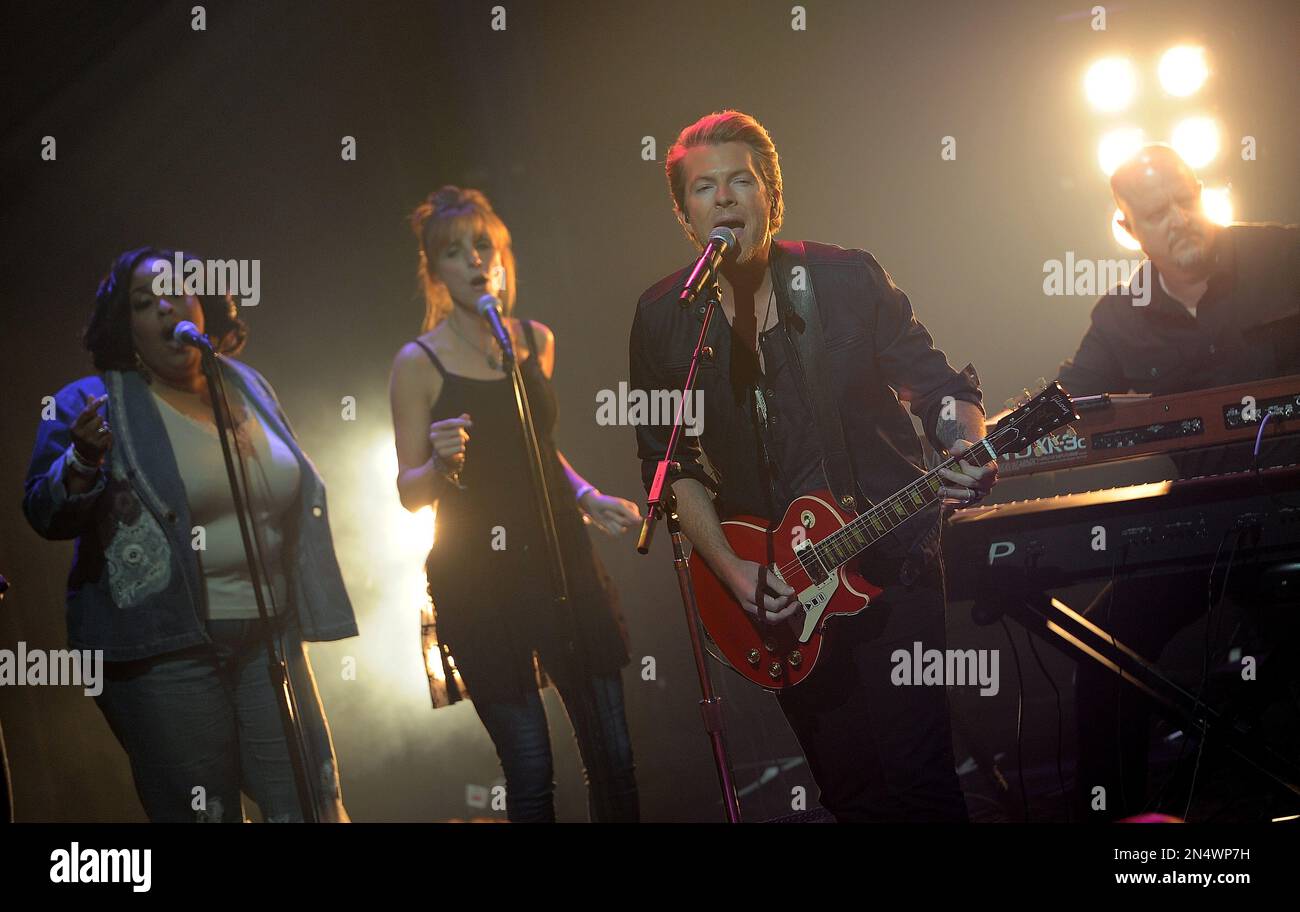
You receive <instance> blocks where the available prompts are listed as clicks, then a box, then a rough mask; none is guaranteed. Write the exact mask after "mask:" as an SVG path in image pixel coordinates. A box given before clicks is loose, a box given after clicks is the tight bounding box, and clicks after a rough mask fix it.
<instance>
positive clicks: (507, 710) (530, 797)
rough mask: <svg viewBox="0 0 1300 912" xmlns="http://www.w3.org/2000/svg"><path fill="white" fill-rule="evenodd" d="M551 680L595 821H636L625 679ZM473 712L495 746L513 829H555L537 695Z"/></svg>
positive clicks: (543, 724) (550, 770)
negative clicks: (579, 760) (569, 730)
mask: <svg viewBox="0 0 1300 912" xmlns="http://www.w3.org/2000/svg"><path fill="white" fill-rule="evenodd" d="M551 677H552V680H553V681H554V682H555V686H556V690H558V691H559V694H560V699H561V700H563V701H564V708H565V711H566V712H567V713H568V715H569V721H570V722H572V723H573V734H574V737H575V739H576V740H577V742H578V751H579V753H580V754H581V755H582V765H583V775H584V776H585V778H586V780H587V813H588V815H589V816H590V818H591V821H592V822H593V823H636V822H637V821H638V820H639V819H640V804H639V801H638V798H637V788H636V773H635V769H636V768H635V766H634V765H633V763H632V741H631V739H630V738H629V736H628V732H627V719H626V718H625V716H624V712H623V680H622V678H621V677H619V674H618V672H615V673H613V674H611V675H597V676H593V677H592V678H590V679H588V680H584V681H566V680H561V679H559V678H557V677H556V676H554V675H552V676H551ZM470 695H471V697H472V696H473V691H471V692H470ZM474 708H475V710H476V711H477V712H478V715H479V718H480V719H482V720H483V724H484V725H485V726H486V727H487V730H488V734H489V735H491V737H492V743H493V744H495V745H496V749H497V756H498V757H499V758H500V760H501V769H502V771H504V772H505V776H506V815H507V816H508V817H509V818H510V820H511V822H512V823H554V822H555V803H554V793H555V774H554V769H553V766H552V761H551V740H550V735H549V734H548V733H547V728H546V710H545V709H544V708H543V706H542V699H541V696H540V694H538V693H537V691H535V690H534V691H530V692H529V693H528V694H527V696H525V697H524V698H523V699H522V701H520V702H517V703H501V702H498V703H486V704H483V703H479V702H478V701H477V700H475V701H474Z"/></svg>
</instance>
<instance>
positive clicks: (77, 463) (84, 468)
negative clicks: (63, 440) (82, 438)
mask: <svg viewBox="0 0 1300 912" xmlns="http://www.w3.org/2000/svg"><path fill="white" fill-rule="evenodd" d="M68 456H69V459H68V464H69V465H70V466H71V467H72V469H73V471H75V472H76V473H77V474H78V475H86V476H91V475H98V474H99V465H100V464H99V463H91V462H86V460H84V459H82V458H81V454H80V453H78V452H77V447H76V444H73V445H72V446H69V447H68ZM100 462H101V463H102V462H103V460H102V459H101V460H100Z"/></svg>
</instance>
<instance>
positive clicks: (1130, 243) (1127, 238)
mask: <svg viewBox="0 0 1300 912" xmlns="http://www.w3.org/2000/svg"><path fill="white" fill-rule="evenodd" d="M1123 217H1124V213H1123V212H1121V211H1120V210H1119V209H1116V210H1115V214H1114V215H1112V216H1111V217H1110V233H1111V236H1112V237H1113V238H1115V241H1116V242H1117V243H1118V244H1119V245H1120V246H1121V247H1123V248H1124V249H1125V250H1141V249H1142V245H1141V244H1139V243H1138V242H1137V241H1136V240H1134V238H1133V235H1131V234H1129V233H1128V232H1127V231H1125V230H1124V226H1123V225H1121V224H1120V223H1119V220H1120V219H1122V218H1123Z"/></svg>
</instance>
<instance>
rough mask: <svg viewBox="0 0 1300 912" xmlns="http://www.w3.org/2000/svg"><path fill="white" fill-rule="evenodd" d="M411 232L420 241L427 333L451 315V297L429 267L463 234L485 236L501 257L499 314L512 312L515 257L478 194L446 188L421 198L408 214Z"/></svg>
mask: <svg viewBox="0 0 1300 912" xmlns="http://www.w3.org/2000/svg"><path fill="white" fill-rule="evenodd" d="M410 220H411V231H412V232H414V233H415V236H416V237H417V238H418V239H419V241H420V269H419V276H420V285H421V287H422V288H423V289H424V326H423V328H422V330H421V331H422V332H428V331H429V330H431V329H433V328H434V327H435V326H437V325H438V324H439V323H441V322H442V321H443V320H444V319H445V318H446V316H447V314H449V313H451V308H452V303H451V294H450V293H449V292H448V291H447V286H446V285H444V284H443V282H442V280H441V279H439V278H438V275H437V273H436V271H435V270H434V269H433V267H432V266H430V264H431V263H435V262H437V258H438V256H439V255H440V254H441V253H442V251H443V249H444V248H446V247H447V245H448V244H450V243H451V242H452V241H454V240H455V239H456V238H457V237H459V236H460V235H461V234H462V233H463V232H465V231H469V232H470V233H471V234H472V235H474V236H477V235H479V234H486V235H487V236H488V238H490V239H491V241H492V245H493V246H494V247H496V249H497V250H498V251H499V252H500V253H501V263H502V265H503V266H504V267H505V272H506V275H505V287H504V289H503V290H502V293H501V310H502V311H503V312H504V313H506V314H510V313H512V312H513V311H514V309H515V254H514V250H513V249H512V248H511V246H510V230H509V229H508V228H506V223H505V222H503V221H501V217H500V216H499V215H497V214H496V212H495V211H493V209H492V204H491V203H489V202H488V198H487V197H486V196H484V195H483V193H482V192H481V191H478V190H471V189H468V188H461V187H454V186H452V185H451V184H447V185H446V186H444V187H442V188H441V189H439V190H435V191H434V192H433V193H430V194H429V195H428V197H426V198H425V200H424V202H422V203H421V204H420V205H419V206H416V207H415V211H414V212H412V213H411V219H410Z"/></svg>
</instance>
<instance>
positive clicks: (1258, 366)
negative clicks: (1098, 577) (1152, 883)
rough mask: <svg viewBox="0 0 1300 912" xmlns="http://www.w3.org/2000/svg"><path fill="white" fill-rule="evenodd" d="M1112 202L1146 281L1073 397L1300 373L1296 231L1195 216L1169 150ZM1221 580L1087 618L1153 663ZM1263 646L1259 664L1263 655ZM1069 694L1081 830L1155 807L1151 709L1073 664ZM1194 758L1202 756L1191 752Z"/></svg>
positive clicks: (1130, 581)
mask: <svg viewBox="0 0 1300 912" xmlns="http://www.w3.org/2000/svg"><path fill="white" fill-rule="evenodd" d="M1111 190H1112V192H1113V193H1114V195H1115V201H1116V203H1117V204H1118V205H1119V208H1120V211H1121V213H1122V214H1123V221H1121V223H1120V224H1121V225H1122V226H1123V227H1124V229H1125V230H1126V231H1128V232H1129V234H1131V235H1132V236H1133V237H1134V238H1135V239H1136V240H1137V241H1138V243H1139V244H1140V245H1141V247H1142V250H1143V252H1144V253H1146V255H1147V257H1148V259H1147V260H1146V261H1145V262H1144V263H1143V267H1142V268H1143V269H1146V270H1151V271H1152V272H1149V273H1148V274H1147V275H1145V276H1143V277H1142V279H1143V281H1141V282H1140V283H1139V282H1135V283H1134V284H1135V289H1134V293H1130V292H1129V291H1128V290H1127V289H1123V288H1121V289H1118V290H1116V291H1114V292H1112V293H1110V294H1107V295H1104V296H1103V297H1102V298H1101V299H1100V300H1099V301H1098V302H1097V305H1096V307H1095V308H1094V309H1093V312H1092V326H1091V327H1090V328H1089V329H1088V332H1087V334H1086V335H1085V336H1084V338H1083V342H1082V343H1081V344H1080V346H1079V351H1078V353H1077V354H1075V356H1074V358H1072V359H1071V360H1069V361H1066V362H1065V364H1064V365H1062V367H1061V373H1060V379H1061V383H1062V385H1063V386H1065V388H1066V389H1067V390H1069V391H1070V392H1071V393H1072V394H1074V395H1076V396H1080V395H1089V394H1093V393H1104V392H1141V393H1152V394H1155V395H1162V394H1166V393H1177V392H1185V391H1188V390H1195V389H1204V388H1208V387H1214V386H1223V385H1226V384H1229V383H1239V382H1246V381H1250V380H1259V379H1266V378H1270V377H1277V376H1285V375H1288V374H1296V373H1300V356H1298V348H1300V244H1298V243H1297V238H1298V236H1300V232H1298V231H1297V229H1296V227H1295V226H1289V227H1282V226H1277V225H1232V226H1230V227H1227V228H1224V227H1220V226H1218V225H1215V224H1214V223H1213V222H1211V221H1210V220H1209V219H1208V218H1207V217H1206V215H1205V212H1204V210H1203V208H1202V206H1201V182H1200V181H1199V180H1197V178H1196V175H1195V173H1193V171H1192V169H1191V168H1189V167H1188V166H1187V164H1186V163H1185V162H1184V161H1183V160H1182V159H1181V158H1179V157H1178V154H1177V153H1176V152H1175V151H1174V150H1173V149H1171V148H1170V147H1168V146H1164V145H1151V146H1147V147H1145V148H1143V149H1142V150H1140V151H1139V152H1138V154H1137V155H1135V156H1134V157H1133V158H1132V159H1130V160H1129V161H1128V162H1126V163H1125V164H1124V165H1122V166H1121V167H1120V168H1119V169H1118V170H1116V172H1115V174H1114V176H1113V177H1112V178H1111ZM1152 273H1153V274H1152ZM1148 289H1149V296H1148V291H1147V290H1148ZM1139 292H1140V293H1139ZM1239 449H1241V450H1242V452H1237V451H1236V450H1230V449H1229V448H1222V449H1221V450H1215V451H1205V452H1203V453H1190V454H1185V455H1183V456H1181V457H1179V459H1178V460H1175V461H1176V463H1177V465H1178V469H1179V471H1180V474H1182V475H1184V476H1190V475H1202V474H1217V473H1220V472H1227V471H1236V470H1240V469H1243V468H1247V467H1248V466H1249V460H1250V454H1249V452H1248V451H1249V449H1250V447H1249V446H1246V447H1244V448H1239ZM1288 453H1289V454H1291V455H1287V454H1288ZM1294 453H1295V447H1294V445H1293V444H1289V443H1288V444H1284V446H1283V445H1282V444H1276V445H1274V446H1272V448H1271V450H1270V452H1268V453H1267V454H1265V455H1266V456H1267V457H1268V459H1269V462H1268V463H1266V464H1270V463H1273V464H1276V463H1281V462H1291V461H1294V458H1295V456H1294ZM1222 577H1223V572H1222V566H1220V568H1219V573H1217V574H1216V576H1215V580H1216V587H1215V588H1213V590H1212V587H1211V586H1210V585H1209V582H1210V580H1209V568H1205V567H1199V568H1189V569H1188V570H1185V571H1181V572H1177V573H1171V574H1165V575H1160V576H1148V577H1125V576H1123V575H1120V576H1119V578H1118V579H1117V580H1116V581H1115V582H1113V583H1111V584H1110V585H1107V586H1106V587H1105V588H1104V589H1103V590H1102V591H1101V593H1100V595H1098V596H1097V598H1096V599H1095V600H1094V601H1093V602H1092V604H1091V605H1090V606H1089V607H1088V609H1087V610H1086V612H1085V613H1086V614H1087V616H1088V617H1089V619H1091V620H1093V621H1094V622H1096V623H1098V624H1100V625H1101V626H1102V627H1103V628H1104V629H1105V630H1107V631H1108V632H1109V633H1111V634H1113V635H1114V636H1115V637H1116V638H1117V639H1118V640H1119V641H1121V642H1123V643H1124V644H1125V645H1127V646H1129V647H1131V648H1134V649H1136V650H1137V651H1138V652H1139V653H1141V654H1142V655H1143V656H1145V657H1146V658H1148V659H1150V660H1152V661H1154V660H1156V659H1158V658H1159V656H1160V653H1161V652H1163V651H1164V648H1165V646H1166V645H1167V644H1168V643H1169V641H1170V640H1171V639H1173V637H1174V635H1175V634H1176V633H1177V632H1178V631H1179V630H1180V629H1182V628H1183V627H1185V626H1187V625H1188V624H1190V623H1192V622H1193V621H1194V620H1196V619H1197V618H1199V617H1201V616H1203V615H1204V614H1205V613H1206V611H1207V609H1208V607H1209V605H1210V603H1211V601H1212V598H1213V599H1214V600H1217V598H1218V597H1219V596H1218V587H1221V586H1222V585H1223V580H1222ZM1241 577H1242V574H1240V573H1238V574H1237V576H1236V577H1235V578H1233V579H1232V583H1233V585H1232V586H1231V587H1230V588H1229V593H1228V595H1229V598H1232V597H1233V596H1234V595H1236V596H1238V598H1239V599H1240V600H1241V601H1242V602H1248V603H1249V604H1250V607H1251V609H1252V610H1253V611H1255V612H1264V611H1265V610H1266V609H1267V608H1268V605H1266V604H1265V603H1264V601H1263V600H1262V599H1260V598H1258V597H1254V596H1252V597H1251V598H1248V599H1247V598H1241V596H1242V592H1240V591H1238V590H1240V587H1241V586H1242V584H1243V580H1242V578H1241ZM1211 591H1213V592H1214V593H1215V595H1214V596H1213V597H1212V596H1211V595H1210V593H1211ZM1219 610H1222V609H1219ZM1288 613H1292V612H1290V611H1289V610H1288ZM1272 626H1274V625H1270V629H1272ZM1277 639H1279V638H1277V637H1270V640H1273V641H1276V640H1277ZM1280 639H1281V640H1282V641H1288V642H1289V641H1290V640H1292V639H1293V638H1292V637H1290V636H1284V637H1281V638H1280ZM1258 645H1260V644H1254V645H1252V649H1251V652H1252V653H1255V654H1258V651H1257V650H1255V648H1254V647H1255V646H1258ZM1263 645H1265V646H1267V645H1268V644H1263ZM1219 647H1222V643H1220V644H1219ZM1270 651H1272V650H1270ZM1216 654H1217V648H1216ZM1075 683H1076V687H1075V699H1076V710H1077V712H1076V716H1077V721H1078V734H1079V767H1078V801H1079V804H1078V806H1079V808H1080V810H1081V812H1082V815H1083V819H1085V820H1112V819H1115V818H1119V817H1125V816H1129V815H1132V814H1136V813H1139V812H1141V811H1143V810H1147V809H1149V806H1150V801H1152V800H1154V797H1150V798H1149V788H1148V786H1149V783H1148V781H1147V765H1148V764H1147V754H1148V746H1149V738H1150V707H1149V706H1148V704H1147V703H1146V702H1145V701H1144V700H1143V699H1141V698H1140V697H1139V696H1138V695H1137V694H1136V693H1135V692H1134V691H1132V690H1131V689H1130V688H1128V687H1127V686H1126V685H1123V684H1121V683H1120V682H1119V681H1118V680H1117V679H1116V677H1115V675H1114V673H1113V672H1109V671H1107V670H1105V669H1104V668H1103V667H1102V666H1101V665H1099V664H1097V663H1095V662H1089V661H1083V662H1080V663H1079V666H1078V675H1077V677H1076V681H1075ZM1186 756H1187V757H1190V758H1194V757H1195V756H1196V753H1195V750H1194V745H1193V749H1191V750H1188V751H1187V752H1186ZM1166 785H1167V784H1166ZM1158 791H1159V792H1160V793H1162V794H1163V796H1164V799H1165V802H1164V805H1165V807H1176V808H1177V810H1176V811H1175V813H1178V814H1181V813H1182V808H1183V804H1182V801H1181V800H1180V799H1181V798H1182V797H1183V796H1181V795H1176V794H1175V793H1177V792H1178V789H1177V788H1172V789H1171V788H1167V787H1165V786H1162V787H1160V788H1159V789H1158Z"/></svg>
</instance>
